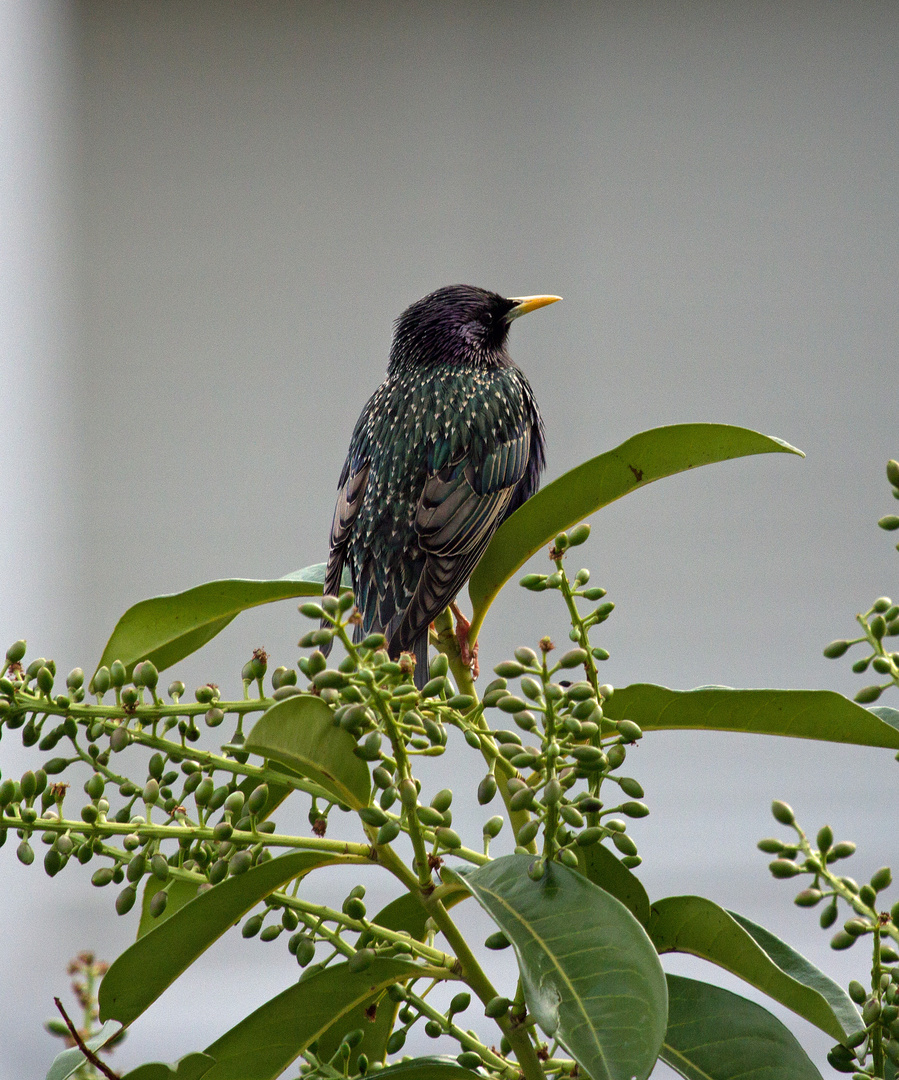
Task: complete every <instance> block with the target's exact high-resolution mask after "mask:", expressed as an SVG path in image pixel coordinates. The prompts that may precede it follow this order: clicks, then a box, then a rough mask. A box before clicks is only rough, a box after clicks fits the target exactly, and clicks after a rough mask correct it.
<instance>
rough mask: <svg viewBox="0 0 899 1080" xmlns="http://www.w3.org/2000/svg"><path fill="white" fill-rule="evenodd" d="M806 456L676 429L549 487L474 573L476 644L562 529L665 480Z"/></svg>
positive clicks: (775, 445)
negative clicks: (749, 460) (723, 464)
mask: <svg viewBox="0 0 899 1080" xmlns="http://www.w3.org/2000/svg"><path fill="white" fill-rule="evenodd" d="M770 453H787V454H799V455H800V457H804V456H805V455H804V454H803V453H802V451H801V450H797V449H796V448H795V447H794V446H790V445H789V443H785V442H781V440H780V439H774V438H771V437H770V436H768V435H760V434H759V433H758V432H757V431H749V430H748V429H747V428H740V427H731V426H730V425H728V424H674V425H672V426H671V427H661V428H653V429H652V430H650V431H644V432H641V433H640V434H639V435H634V436H633V437H632V438H630V439H628V440H627V442H624V443H622V444H621V446H619V447H616V449H614V450H608V451H607V452H606V453H604V454H600V455H599V456H598V457H595V458H591V460H590V461H585V462H584V463H583V465H578V466H577V468H574V469H571V470H570V471H569V472H567V473H565V475H564V476H560V477H559V478H558V480H554V481H553V482H552V483H551V484H547V485H546V487H545V488H543V489H542V490H540V491H538V492H537V494H536V495H534V496H533V497H532V498H530V499H528V501H527V502H526V503H525V504H524V505H523V506H522V507H520V508H519V509H518V510H516V511H515V513H514V514H513V515H512V516H511V517H510V518H509V519H508V520H507V521H504V522H503V524H502V525H501V526H500V527H499V528H498V529H497V530H496V533H495V534H494V536H493V539H492V540H491V541H490V544H489V546H488V548H487V550H486V551H485V552H484V555H483V557H482V558H481V561H480V562H479V563H478V565H477V568H476V569H475V571H474V573H473V574H472V575H471V580H470V582H469V584H468V594H469V596H470V597H471V603H472V609H473V613H472V622H471V632H470V638H471V640H472V641H474V640H475V639H476V638H477V635H478V631H479V630H480V628H481V624H482V623H483V621H484V616H485V615H486V613H487V609H488V608H489V607H490V605H491V604H492V603H493V601H494V599H495V598H496V594H497V593H498V592H499V591H500V589H501V588H502V587H503V585H504V584H505V583H506V582H507V581H508V580H509V578H510V577H511V576H512V575H513V574H514V573H515V571H516V570H518V569H519V568H520V567H522V566H523V565H524V564H525V563H526V562H527V560H528V559H529V558H530V557H531V556H532V555H534V554H536V553H537V552H538V551H539V550H540V549H541V548H542V547H545V546H546V545H547V544H549V543H550V542H551V541H552V540H553V538H554V537H555V535H556V534H557V533H558V532H559V531H560V530H561V529H567V528H570V526H572V525H575V524H577V522H579V521H583V520H584V518H586V517H589V516H590V515H591V514H592V513H593V512H594V511H596V510H599V509H600V508H601V507H603V506H608V504H609V503H611V502H614V501H615V500H616V499H620V498H621V496H622V495H627V493H628V492H629V491H634V490H635V489H636V488H639V487H644V486H645V485H646V484H649V483H651V482H652V481H653V480H660V479H661V478H662V477H663V476H672V475H674V474H675V473H679V472H685V471H686V470H687V469H695V468H697V467H698V466H700V465H711V464H713V463H714V462H716V461H728V460H729V459H731V458H739V457H747V456H749V455H751V454H770Z"/></svg>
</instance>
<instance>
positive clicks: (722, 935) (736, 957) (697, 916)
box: [648, 896, 862, 1042]
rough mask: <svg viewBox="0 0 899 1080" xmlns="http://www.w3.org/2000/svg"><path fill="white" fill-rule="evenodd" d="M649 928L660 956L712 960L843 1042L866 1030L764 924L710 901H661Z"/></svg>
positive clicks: (824, 980)
mask: <svg viewBox="0 0 899 1080" xmlns="http://www.w3.org/2000/svg"><path fill="white" fill-rule="evenodd" d="M648 930H649V936H650V937H651V938H652V941H653V944H654V945H655V947H656V948H657V949H658V951H659V952H660V953H666V952H684V953H691V954H692V955H693V956H700V957H702V958H703V959H704V960H709V961H711V962H712V963H713V964H717V965H718V966H719V967H723V968H725V969H726V970H727V971H730V972H733V974H734V975H738V976H739V977H740V978H741V979H745V981H746V982H748V983H750V984H751V985H752V986H755V987H756V988H757V989H759V990H761V991H763V992H764V993H765V994H767V995H768V997H770V998H773V999H774V1001H779V1002H780V1003H781V1005H785V1006H786V1007H787V1008H788V1009H792V1010H793V1012H795V1013H797V1014H798V1015H799V1016H801V1017H803V1018H804V1019H805V1020H808V1022H809V1023H810V1024H814V1025H815V1027H817V1028H820V1029H821V1030H822V1031H824V1032H826V1033H827V1034H828V1035H830V1036H831V1038H833V1039H836V1040H837V1041H839V1042H842V1041H844V1040H845V1039H846V1038H847V1037H848V1036H850V1035H852V1034H854V1033H855V1032H857V1031H860V1030H861V1028H862V1022H861V1017H860V1016H859V1013H858V1009H856V1007H855V1005H853V1003H852V1001H851V999H850V998H849V995H848V994H847V993H846V992H845V990H843V989H842V988H841V987H840V986H838V985H837V983H835V982H834V981H833V980H832V979H829V978H828V977H827V976H826V975H825V974H824V973H823V972H822V971H819V970H818V969H817V968H816V967H815V966H814V964H812V963H810V962H809V961H808V960H806V958H805V957H804V956H802V955H800V954H799V953H797V952H796V951H795V950H794V949H791V948H790V946H789V945H787V944H785V943H784V942H783V941H781V940H780V939H779V938H776V937H775V936H774V935H773V934H771V933H769V932H768V931H767V930H765V929H763V928H762V927H761V926H757V925H756V924H755V923H753V922H751V921H750V920H749V919H746V918H744V917H743V916H741V915H736V914H735V913H734V912H732V911H725V909H724V908H721V907H719V906H718V905H717V904H714V903H712V901H711V900H706V899H705V898H704V897H702V896H669V897H666V898H665V899H664V900H658V901H656V903H654V904H653V905H652V913H651V916H650V920H649V927H648Z"/></svg>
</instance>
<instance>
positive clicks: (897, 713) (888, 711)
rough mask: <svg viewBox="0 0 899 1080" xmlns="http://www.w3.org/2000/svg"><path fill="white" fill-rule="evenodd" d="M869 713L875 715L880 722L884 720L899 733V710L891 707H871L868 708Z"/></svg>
mask: <svg viewBox="0 0 899 1080" xmlns="http://www.w3.org/2000/svg"><path fill="white" fill-rule="evenodd" d="M868 712H869V713H874V715H875V716H876V717H877V719H878V720H882V721H883V722H884V723H885V724H889V725H890V727H894V728H896V730H897V731H899V709H893V708H891V707H890V706H889V705H871V706H869V707H868Z"/></svg>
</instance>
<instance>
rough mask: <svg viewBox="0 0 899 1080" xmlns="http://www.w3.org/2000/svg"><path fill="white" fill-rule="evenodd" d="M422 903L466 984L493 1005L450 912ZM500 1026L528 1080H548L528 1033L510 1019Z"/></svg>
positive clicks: (482, 975) (486, 982)
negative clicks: (444, 939)
mask: <svg viewBox="0 0 899 1080" xmlns="http://www.w3.org/2000/svg"><path fill="white" fill-rule="evenodd" d="M422 903H423V904H424V906H425V910H426V911H427V912H428V914H429V915H430V916H431V918H432V919H433V920H434V922H435V923H436V924H437V926H438V927H439V929H440V932H441V933H442V934H443V936H444V937H445V938H446V940H447V942H448V944H449V946H450V948H451V949H452V950H453V952H455V954H456V956H457V957H458V960H459V964H460V965H461V968H462V977H463V979H464V980H465V982H467V983H468V985H469V986H470V987H471V988H472V990H473V991H474V992H475V993H476V994H477V996H478V997H479V998H480V1000H481V1001H482V1002H483V1003H484V1004H485V1005H486V1004H487V1002H488V1001H492V1000H493V998H495V997H497V993H496V990H495V988H494V986H493V984H492V983H491V982H490V979H489V978H488V977H487V974H486V972H485V971H484V969H483V968H482V967H481V965H480V964H479V963H478V961H477V958H476V957H475V955H474V953H473V952H472V951H471V949H470V948H469V946H468V942H467V941H466V940H465V938H464V937H463V936H462V934H461V933H460V931H459V929H458V927H457V926H456V924H455V923H454V922H453V920H452V919H451V918H450V915H449V912H448V911H447V910H446V908H445V907H444V906H443V904H442V903H441V902H440V901H439V900H435V899H434V897H433V896H431V897H424V896H423V897H422ZM497 1023H498V1024H499V1026H500V1028H501V1029H502V1032H503V1034H504V1035H505V1036H506V1038H507V1039H508V1040H509V1042H510V1044H511V1046H512V1049H513V1050H514V1052H515V1056H516V1057H517V1059H518V1064H519V1065H520V1066H521V1070H522V1072H523V1073H524V1076H525V1078H526V1080H546V1078H545V1075H544V1072H543V1068H542V1066H541V1065H540V1059H539V1058H538V1057H537V1051H536V1049H535V1048H534V1044H533V1043H532V1042H531V1037H530V1035H529V1034H528V1031H527V1029H526V1028H525V1027H522V1026H519V1025H516V1024H514V1023H513V1022H512V1020H511V1018H510V1017H509V1016H505V1017H503V1018H501V1019H499V1020H497Z"/></svg>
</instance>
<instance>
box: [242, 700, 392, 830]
mask: <svg viewBox="0 0 899 1080" xmlns="http://www.w3.org/2000/svg"><path fill="white" fill-rule="evenodd" d="M332 720H333V714H332V712H331V710H330V709H329V708H328V706H327V705H326V704H325V703H324V702H323V701H322V699H321V698H319V697H315V695H314V694H295V695H294V696H293V697H289V698H285V699H284V700H283V701H279V702H277V704H275V705H272V707H271V708H270V709H268V710H267V711H266V712H264V713H263V714H262V716H261V717H260V718H259V719H258V720H257V721H256V723H255V724H254V725H253V729H252V731H251V732H250V734H249V735H248V736H247V741H246V742H245V743H244V749H245V750H249V751H251V752H252V753H254V754H261V755H262V756H263V757H266V758H272V759H274V760H275V761H279V762H280V763H281V764H282V765H286V766H287V767H288V768H289V769H292V770H293V771H294V772H297V773H299V774H300V775H301V776H306V777H308V778H309V779H310V780H312V781H314V782H315V783H316V784H318V785H319V786H320V787H322V788H324V789H325V791H327V792H329V793H330V794H331V795H332V796H333V798H334V799H336V800H337V802H341V803H343V804H344V805H345V806H349V807H351V808H352V809H354V810H358V809H359V808H360V807H363V806H368V801H369V798H370V797H371V776H370V774H369V771H368V765H367V764H366V763H365V762H364V761H363V760H362V758H359V757H356V755H355V754H354V753H353V751H354V750H355V749H356V740H355V739H354V738H353V736H352V735H350V733H349V732H348V731H344V730H343V728H341V727H335V725H334V724H333V723H332Z"/></svg>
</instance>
